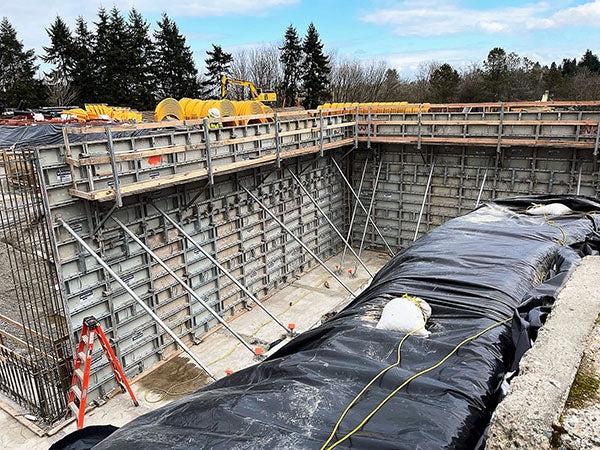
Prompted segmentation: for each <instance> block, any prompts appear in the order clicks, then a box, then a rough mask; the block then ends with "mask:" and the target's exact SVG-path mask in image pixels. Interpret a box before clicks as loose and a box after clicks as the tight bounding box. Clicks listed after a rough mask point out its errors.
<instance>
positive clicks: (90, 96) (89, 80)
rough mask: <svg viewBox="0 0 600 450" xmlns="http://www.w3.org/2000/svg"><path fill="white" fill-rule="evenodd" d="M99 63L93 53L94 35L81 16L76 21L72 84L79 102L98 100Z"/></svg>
mask: <svg viewBox="0 0 600 450" xmlns="http://www.w3.org/2000/svg"><path fill="white" fill-rule="evenodd" d="M96 69H97V63H96V58H95V57H94V55H93V37H92V34H91V33H90V31H89V30H88V27H87V23H86V22H85V20H84V19H83V17H81V16H79V17H78V18H77V20H76V22H75V34H74V37H73V69H72V71H71V80H72V81H71V84H72V85H73V88H74V89H75V90H76V92H77V94H78V96H77V99H78V102H79V103H81V104H83V103H93V102H96V101H98V100H97V93H98V87H99V86H98V80H97V72H96Z"/></svg>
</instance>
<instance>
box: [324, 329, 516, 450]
mask: <svg viewBox="0 0 600 450" xmlns="http://www.w3.org/2000/svg"><path fill="white" fill-rule="evenodd" d="M511 319H512V317H508V318H506V319H504V320H502V321H500V322H496V323H493V324H492V325H490V326H488V327H486V328H485V329H483V330H482V331H480V332H478V333H476V334H474V335H473V336H470V337H468V338H466V339H465V340H463V341H462V342H461V343H460V344H458V345H457V346H456V347H454V348H453V349H452V350H451V351H450V352H449V353H448V354H447V355H446V356H444V357H443V358H442V359H441V360H439V361H438V362H437V363H435V364H434V365H433V366H431V367H428V368H427V369H424V370H421V371H420V372H417V373H416V374H414V375H412V376H411V377H409V378H408V379H407V380H406V381H404V382H403V383H402V384H401V385H400V386H398V387H397V388H396V389H394V390H393V391H392V392H391V393H390V394H389V395H388V396H387V397H386V398H384V399H383V400H382V401H381V402H380V403H379V404H377V406H376V407H375V408H374V409H373V410H371V412H370V413H369V414H368V415H367V416H366V417H365V418H364V419H363V420H362V421H361V422H360V423H359V424H358V425H357V426H356V427H354V429H352V431H350V432H348V433H346V434H345V435H344V436H343V437H342V438H340V439H338V440H337V441H335V442H334V443H333V444H332V445H331V446H329V447H325V445H327V444H325V445H324V446H323V447H322V449H323V448H327V450H331V449H333V448H335V447H337V446H338V445H340V444H341V443H342V442H344V441H346V440H347V439H349V438H350V437H351V436H352V435H354V434H355V433H356V432H357V431H359V430H360V429H361V428H362V427H363V426H364V425H365V424H366V423H367V422H368V421H369V420H370V419H371V417H373V416H374V415H375V414H377V412H378V411H379V410H380V409H381V408H383V406H384V405H385V404H386V403H387V402H388V401H389V400H390V399H391V398H392V397H394V396H395V395H396V394H397V393H398V392H400V390H401V389H402V388H404V387H405V386H406V385H408V383H410V382H411V381H413V380H415V379H416V378H418V377H420V376H422V375H425V374H426V373H428V372H431V371H432V370H434V369H436V368H438V367H439V366H441V365H442V364H443V363H445V362H446V361H447V360H448V359H449V358H450V357H451V356H452V355H453V354H454V353H456V352H457V351H458V349H459V348H461V347H462V346H463V345H465V344H467V343H469V342H471V341H473V340H475V339H477V338H478V337H480V336H482V335H483V334H485V333H487V332H488V331H489V330H491V329H493V328H496V327H498V326H500V325H502V324H505V323H506V322H508V321H510V320H511ZM405 337H406V336H405ZM403 339H404V338H403ZM329 441H330V439H328V441H327V442H329Z"/></svg>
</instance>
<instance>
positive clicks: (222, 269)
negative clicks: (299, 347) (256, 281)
mask: <svg viewBox="0 0 600 450" xmlns="http://www.w3.org/2000/svg"><path fill="white" fill-rule="evenodd" d="M150 204H151V205H152V207H153V208H154V209H156V210H157V211H158V212H159V213H160V214H161V215H162V216H163V217H164V218H165V220H167V221H168V222H169V223H170V224H171V225H173V226H174V227H175V228H176V229H177V231H179V232H180V233H181V234H182V235H183V236H184V237H185V238H186V239H187V240H188V241H189V242H190V243H191V244H192V245H193V246H194V247H196V249H197V250H198V251H199V252H200V253H202V254H203V255H204V256H205V257H206V258H208V260H209V261H210V262H211V263H213V264H214V265H215V266H216V267H217V268H218V269H219V270H220V271H221V272H222V273H223V274H224V275H225V276H226V277H227V278H229V279H230V280H231V281H233V283H234V284H235V285H236V286H237V287H239V288H240V289H241V290H242V291H243V292H244V293H245V294H246V295H247V296H248V297H250V298H251V299H252V301H254V303H256V304H257V305H258V306H259V308H260V309H262V310H263V311H264V312H265V313H266V314H267V315H268V316H269V317H270V318H271V319H273V320H274V321H275V322H276V323H277V324H278V325H279V326H280V327H281V328H283V329H284V330H285V331H286V332H287V333H289V334H293V331H292V330H290V329H289V328H288V327H286V326H285V325H284V324H283V323H282V322H281V321H280V320H279V319H278V318H277V317H275V316H274V315H273V314H272V313H271V312H270V311H269V310H268V309H267V308H266V307H265V306H264V305H263V304H262V303H261V302H260V300H258V298H256V296H255V295H254V294H253V293H252V292H250V291H249V290H248V288H246V286H244V285H243V284H242V283H240V282H239V281H238V280H237V278H235V277H234V276H233V275H232V274H231V272H229V271H228V270H227V269H226V268H225V267H223V265H222V264H220V263H219V262H218V261H217V260H216V259H215V258H213V256H212V255H211V254H210V253H209V252H207V251H206V250H204V249H203V248H202V246H201V245H200V244H198V242H196V240H194V238H192V237H191V236H190V235H189V234H188V233H187V232H186V231H185V230H184V229H183V227H182V226H181V225H179V224H178V223H177V222H175V221H174V220H173V219H171V217H169V216H168V214H167V213H165V212H164V211H163V210H161V209H160V208H159V207H158V206H156V205H155V204H153V203H150Z"/></svg>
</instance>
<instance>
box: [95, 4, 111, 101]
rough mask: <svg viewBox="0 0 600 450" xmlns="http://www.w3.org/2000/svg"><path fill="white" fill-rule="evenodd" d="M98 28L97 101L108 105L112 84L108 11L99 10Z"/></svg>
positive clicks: (96, 50) (96, 24)
mask: <svg viewBox="0 0 600 450" xmlns="http://www.w3.org/2000/svg"><path fill="white" fill-rule="evenodd" d="M94 25H95V26H96V37H95V39H94V45H93V48H92V54H93V59H94V62H95V69H94V71H93V72H92V73H93V77H94V80H95V82H94V86H95V87H96V90H95V101H96V102H100V103H102V102H105V103H108V102H109V101H110V100H111V97H110V93H109V92H107V89H108V86H109V85H110V83H111V80H110V74H109V73H108V70H109V66H110V65H111V62H110V57H111V54H110V53H111V52H110V43H109V17H108V13H107V12H106V9H104V8H100V9H99V10H98V21H97V22H94Z"/></svg>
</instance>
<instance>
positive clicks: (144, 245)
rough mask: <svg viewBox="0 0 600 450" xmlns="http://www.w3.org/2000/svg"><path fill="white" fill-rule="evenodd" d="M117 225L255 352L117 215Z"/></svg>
mask: <svg viewBox="0 0 600 450" xmlns="http://www.w3.org/2000/svg"><path fill="white" fill-rule="evenodd" d="M112 219H113V220H114V221H115V222H116V223H117V225H119V226H120V227H121V229H122V230H123V231H124V232H125V233H127V234H128V235H129V237H131V239H133V240H134V241H135V242H136V243H137V244H138V245H139V246H140V247H142V249H143V250H144V251H145V252H146V253H148V254H149V255H150V256H151V257H152V259H154V260H155V261H156V262H157V263H158V264H160V266H162V268H163V269H165V270H166V271H167V273H168V274H169V275H171V276H172V277H173V278H174V279H175V281H177V283H179V284H180V285H181V287H182V288H184V289H185V290H186V291H187V292H188V293H189V294H190V295H191V296H192V297H194V298H195V299H196V300H197V301H198V303H200V304H201V305H202V306H203V307H204V309H206V310H207V311H208V312H209V313H210V314H211V315H212V316H213V317H214V318H215V319H217V321H218V322H219V323H220V324H221V325H223V326H224V327H225V328H226V329H227V330H228V331H229V332H230V333H231V334H233V335H234V336H235V337H236V339H237V340H238V341H240V342H241V343H242V345H243V346H244V347H246V348H247V349H248V350H250V351H251V352H252V353H253V354H255V351H254V349H253V348H252V346H251V345H250V344H248V343H247V342H246V340H245V339H244V338H243V337H242V336H240V335H239V334H238V333H237V332H236V331H235V330H234V329H233V328H231V327H230V326H229V324H228V323H227V322H225V320H224V319H223V318H222V317H221V316H220V315H219V313H217V312H216V311H215V310H214V309H212V308H211V307H210V305H209V304H208V303H206V301H204V299H203V298H202V297H200V296H199V295H198V294H197V293H196V291H194V290H193V289H192V288H191V287H190V286H189V285H188V284H187V283H186V282H185V281H183V280H182V279H181V277H180V276H179V275H177V274H176V273H175V272H174V271H173V269H171V268H170V267H169V266H168V264H167V263H166V262H164V261H163V260H162V259H160V258H159V257H158V255H157V254H156V253H154V252H153V251H152V250H151V249H150V247H148V246H147V245H146V244H144V243H143V242H142V240H141V239H140V238H138V237H137V236H136V235H135V233H134V232H133V231H131V230H130V229H129V228H127V227H126V226H125V225H123V223H122V222H121V221H120V220H119V219H117V218H116V217H113V218H112Z"/></svg>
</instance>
